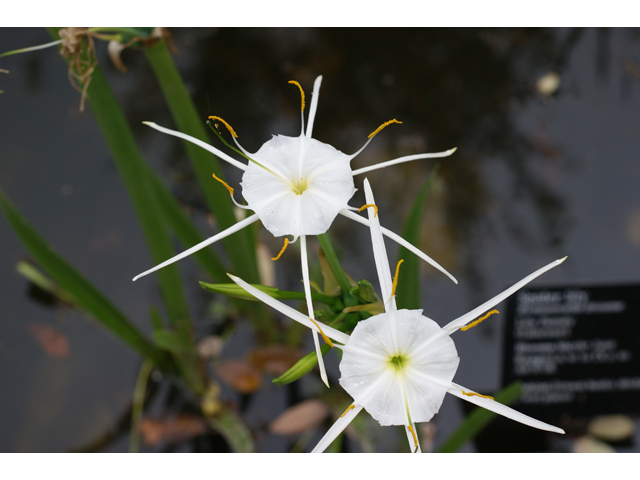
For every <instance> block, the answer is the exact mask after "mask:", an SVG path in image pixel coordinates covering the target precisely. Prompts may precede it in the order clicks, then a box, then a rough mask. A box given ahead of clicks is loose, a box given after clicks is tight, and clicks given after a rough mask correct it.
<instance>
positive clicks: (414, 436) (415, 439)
mask: <svg viewBox="0 0 640 480" xmlns="http://www.w3.org/2000/svg"><path fill="white" fill-rule="evenodd" d="M407 428H408V429H409V431H410V432H411V435H413V442H414V443H415V444H416V450H418V437H417V436H416V432H414V431H413V427H412V426H411V425H407Z"/></svg>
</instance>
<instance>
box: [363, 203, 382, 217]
mask: <svg viewBox="0 0 640 480" xmlns="http://www.w3.org/2000/svg"><path fill="white" fill-rule="evenodd" d="M369 207H373V209H374V210H375V213H374V214H373V218H376V217H377V216H378V207H376V206H375V205H374V204H373V203H367V204H366V205H363V206H361V207H360V208H359V209H358V212H361V211H362V210H364V209H365V208H369Z"/></svg>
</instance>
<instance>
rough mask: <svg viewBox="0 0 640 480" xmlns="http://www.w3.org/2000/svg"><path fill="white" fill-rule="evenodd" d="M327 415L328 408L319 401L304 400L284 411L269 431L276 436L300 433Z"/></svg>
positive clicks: (318, 422) (272, 423)
mask: <svg viewBox="0 0 640 480" xmlns="http://www.w3.org/2000/svg"><path fill="white" fill-rule="evenodd" d="M327 415H329V407H327V405H326V404H325V403H324V402H321V401H320V400H306V401H304V402H302V403H299V404H297V405H294V406H293V407H291V408H288V409H287V410H285V411H284V412H283V413H282V414H281V415H280V416H279V417H278V418H276V419H275V420H274V421H273V422H271V425H270V426H269V430H270V431H271V433H275V434H277V435H292V434H296V433H302V432H304V431H306V430H309V429H310V428H313V427H315V426H316V425H319V424H320V423H321V422H322V421H323V420H324V419H325V418H327Z"/></svg>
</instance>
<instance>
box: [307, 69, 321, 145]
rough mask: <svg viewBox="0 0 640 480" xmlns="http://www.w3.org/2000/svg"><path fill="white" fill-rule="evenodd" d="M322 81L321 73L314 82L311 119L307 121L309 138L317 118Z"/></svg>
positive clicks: (310, 111)
mask: <svg viewBox="0 0 640 480" xmlns="http://www.w3.org/2000/svg"><path fill="white" fill-rule="evenodd" d="M321 83H322V75H319V76H318V77H317V78H316V80H315V82H313V93H312V94H311V106H310V107H309V121H308V122H307V138H311V134H312V133H313V122H314V120H315V119H316V110H317V109H318V98H319V97H320V84H321Z"/></svg>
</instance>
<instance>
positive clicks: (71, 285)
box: [0, 190, 171, 370]
mask: <svg viewBox="0 0 640 480" xmlns="http://www.w3.org/2000/svg"><path fill="white" fill-rule="evenodd" d="M0 207H1V208H2V210H3V211H4V213H5V215H6V216H7V219H8V220H9V223H10V224H11V226H12V227H13V230H14V231H15V232H16V234H17V235H18V237H20V240H22V243H23V244H24V246H25V247H26V248H27V249H28V250H29V252H30V253H31V255H33V257H34V258H35V259H36V260H37V262H38V263H39V264H40V266H41V267H42V268H43V269H45V270H46V271H47V273H48V274H49V275H50V276H51V278H53V279H54V281H55V282H56V283H57V284H58V285H59V286H60V287H61V288H62V289H63V290H64V291H65V292H66V293H68V294H70V295H71V296H72V297H73V299H74V303H75V304H77V305H78V306H79V307H80V308H82V309H83V310H85V311H87V312H88V313H89V314H91V315H92V316H93V317H94V318H95V319H96V320H97V321H98V322H100V323H101V324H102V325H103V326H104V327H105V328H107V330H109V331H110V332H111V333H112V334H113V335H115V336H116V337H118V338H119V339H120V340H122V341H123V342H125V343H126V344H128V345H129V346H131V347H132V348H133V349H134V350H136V351H137V352H138V353H139V354H140V355H143V356H144V357H146V358H148V359H150V360H151V361H153V363H154V364H155V365H157V366H159V367H160V368H164V369H165V370H166V369H167V368H170V365H171V364H170V361H171V360H170V358H169V356H168V355H167V354H166V353H165V352H163V351H162V350H160V349H159V348H158V347H156V346H155V345H153V344H152V343H151V342H149V341H148V340H147V339H146V338H145V337H144V335H142V333H140V331H139V330H138V329H137V328H136V327H135V326H134V325H133V323H132V322H131V321H129V320H128V319H127V318H126V317H125V316H124V315H123V314H122V313H121V312H120V311H119V310H118V309H117V308H116V307H115V306H114V305H113V304H112V303H111V302H110V301H109V299H107V298H106V297H105V296H104V295H103V294H102V293H101V292H100V291H99V290H98V289H97V288H95V287H94V286H93V285H92V284H91V282H89V281H88V280H87V279H86V278H85V277H84V276H82V274H80V273H79V272H78V271H77V270H76V269H75V268H74V267H73V266H71V264H69V263H68V262H67V261H66V260H65V259H64V258H62V257H61V256H60V255H59V254H58V253H56V252H55V251H54V250H53V248H51V246H50V245H49V244H48V243H47V242H46V241H45V240H44V239H43V238H42V237H41V236H40V235H39V234H38V232H37V231H36V230H35V229H34V228H33V227H32V226H31V225H30V224H29V223H28V222H27V220H26V219H25V218H24V217H22V216H21V215H20V213H19V212H18V211H17V210H16V208H15V207H14V206H13V205H12V204H11V202H9V199H8V198H7V197H6V196H5V194H4V192H3V191H2V190H0Z"/></svg>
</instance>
